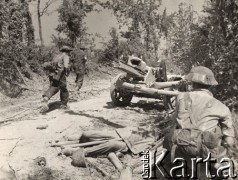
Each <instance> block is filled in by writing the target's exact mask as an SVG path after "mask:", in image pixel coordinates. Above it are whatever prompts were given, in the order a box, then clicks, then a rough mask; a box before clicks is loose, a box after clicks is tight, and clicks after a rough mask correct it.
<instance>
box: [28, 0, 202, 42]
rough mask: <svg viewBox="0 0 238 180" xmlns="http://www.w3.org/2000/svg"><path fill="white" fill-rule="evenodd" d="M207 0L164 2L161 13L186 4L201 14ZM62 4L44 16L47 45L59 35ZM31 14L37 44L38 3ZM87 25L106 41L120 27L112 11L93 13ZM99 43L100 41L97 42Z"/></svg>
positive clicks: (167, 0) (172, 10)
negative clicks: (110, 30)
mask: <svg viewBox="0 0 238 180" xmlns="http://www.w3.org/2000/svg"><path fill="white" fill-rule="evenodd" d="M47 1H48V0H41V8H43V7H44V5H45V3H46V2H47ZM204 1H205V0H162V6H161V11H162V10H163V9H164V8H167V12H168V13H172V12H174V11H176V10H178V5H179V4H180V3H181V2H185V3H188V4H191V5H193V9H194V10H195V11H197V12H201V11H202V9H203V4H204ZM61 3H62V0H54V3H53V4H52V5H51V6H50V8H49V12H50V13H49V15H44V16H42V32H43V38H44V41H45V44H46V45H49V44H51V41H52V40H51V36H52V34H57V32H56V31H55V28H56V27H57V25H58V13H57V11H56V9H57V8H58V7H59V5H60V4H61ZM29 7H30V12H31V14H32V19H33V25H34V29H35V36H36V42H39V31H38V21H37V13H36V12H37V11H36V10H37V4H36V2H31V3H30V6H29ZM85 21H86V25H87V27H88V31H89V33H92V34H95V33H98V34H100V35H101V36H102V37H105V39H107V38H108V32H109V29H110V28H111V27H118V24H117V21H116V18H115V17H114V16H113V14H112V13H111V11H110V10H102V11H101V12H100V13H97V12H93V13H90V14H89V15H88V17H87V18H86V20H85ZM97 41H99V40H97Z"/></svg>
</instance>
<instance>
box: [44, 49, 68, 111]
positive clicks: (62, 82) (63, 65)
mask: <svg viewBox="0 0 238 180" xmlns="http://www.w3.org/2000/svg"><path fill="white" fill-rule="evenodd" d="M60 51H61V54H59V55H57V56H56V57H55V58H54V60H53V61H52V62H50V63H49V62H47V63H45V64H44V65H43V66H44V68H45V69H47V70H48V71H49V81H50V87H49V88H48V90H46V92H45V93H44V94H43V95H42V96H43V105H42V110H41V111H42V112H44V111H47V110H48V104H47V103H48V100H49V99H50V98H51V97H52V96H54V95H55V94H56V93H57V92H58V91H60V100H61V103H62V105H61V106H62V107H66V106H67V103H68V99H69V92H68V89H67V82H66V76H68V74H69V66H70V65H69V63H70V58H69V55H68V52H70V51H72V49H71V48H69V47H68V46H63V47H62V48H61V49H60Z"/></svg>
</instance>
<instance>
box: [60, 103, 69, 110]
mask: <svg viewBox="0 0 238 180" xmlns="http://www.w3.org/2000/svg"><path fill="white" fill-rule="evenodd" d="M60 109H63V110H67V109H69V106H68V105H67V104H61V105H60Z"/></svg>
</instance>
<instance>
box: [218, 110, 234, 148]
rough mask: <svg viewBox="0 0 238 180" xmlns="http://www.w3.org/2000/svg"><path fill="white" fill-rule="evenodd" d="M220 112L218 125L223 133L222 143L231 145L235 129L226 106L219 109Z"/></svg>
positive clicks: (232, 144)
mask: <svg viewBox="0 0 238 180" xmlns="http://www.w3.org/2000/svg"><path fill="white" fill-rule="evenodd" d="M220 112H222V113H223V114H222V117H221V119H220V125H221V129H222V133H223V135H224V143H225V144H226V145H227V146H229V147H233V146H234V137H235V131H234V127H233V121H232V117H231V112H230V110H229V109H228V107H225V108H224V107H223V110H221V111H220Z"/></svg>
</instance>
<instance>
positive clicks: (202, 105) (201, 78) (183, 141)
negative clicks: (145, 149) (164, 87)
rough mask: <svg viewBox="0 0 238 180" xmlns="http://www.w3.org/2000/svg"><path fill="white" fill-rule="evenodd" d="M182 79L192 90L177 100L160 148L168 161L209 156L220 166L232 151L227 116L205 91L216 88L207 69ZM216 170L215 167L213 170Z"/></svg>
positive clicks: (202, 173)
mask: <svg viewBox="0 0 238 180" xmlns="http://www.w3.org/2000/svg"><path fill="white" fill-rule="evenodd" d="M185 79H186V80H187V81H189V82H191V83H192V87H193V90H192V91H191V92H185V93H181V94H179V95H178V96H177V103H176V113H175V117H176V119H175V124H176V125H175V127H174V128H173V129H172V130H171V132H169V133H168V134H167V135H166V138H165V141H164V147H165V148H166V149H168V150H170V151H171V154H170V155H171V156H170V160H171V161H173V160H174V158H175V157H181V158H185V159H186V160H187V161H188V162H189V160H190V161H191V157H193V158H194V157H201V158H206V157H207V156H208V153H209V152H210V153H211V156H212V157H213V158H216V159H217V160H218V162H220V161H219V158H221V157H225V156H226V155H227V148H228V149H229V148H231V149H232V148H233V147H234V136H235V133H234V128H233V122H232V119H231V112H230V110H229V109H228V107H226V106H225V105H224V104H222V103H221V102H220V101H219V100H217V99H215V98H214V97H213V94H212V93H211V91H210V90H209V89H210V88H211V87H212V86H215V85H217V84H218V83H217V81H216V80H215V77H214V74H213V72H212V71H211V70H210V69H208V68H206V67H203V66H198V67H194V68H192V69H191V71H190V73H189V74H188V75H186V76H185ZM188 167H191V166H189V165H188ZM218 167H219V165H218V164H215V166H214V167H213V168H216V169H217V168H218ZM204 173H205V172H204V169H203V171H202V169H201V171H200V176H201V177H200V178H202V179H206V176H205V174H204ZM204 176H205V177H204Z"/></svg>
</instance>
